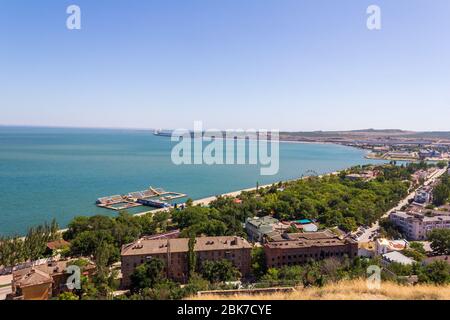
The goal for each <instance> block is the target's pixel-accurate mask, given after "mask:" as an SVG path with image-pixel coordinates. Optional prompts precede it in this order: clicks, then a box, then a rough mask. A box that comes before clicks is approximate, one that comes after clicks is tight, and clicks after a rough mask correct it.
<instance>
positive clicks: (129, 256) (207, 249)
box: [121, 236, 252, 288]
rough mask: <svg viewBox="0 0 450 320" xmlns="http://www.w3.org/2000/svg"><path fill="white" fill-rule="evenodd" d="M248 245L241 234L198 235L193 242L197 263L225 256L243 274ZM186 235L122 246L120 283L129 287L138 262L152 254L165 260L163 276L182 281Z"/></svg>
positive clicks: (247, 264) (248, 264)
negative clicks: (222, 235) (229, 235)
mask: <svg viewBox="0 0 450 320" xmlns="http://www.w3.org/2000/svg"><path fill="white" fill-rule="evenodd" d="M251 249H252V246H251V245H250V244H249V243H248V242H247V240H245V239H244V238H241V237H237V236H232V237H225V236H224V237H198V238H196V243H195V246H194V252H195V253H196V255H197V263H198V264H199V265H201V264H202V263H203V262H204V261H206V260H210V261H219V260H223V259H226V260H229V261H231V262H232V263H233V265H234V266H235V267H236V268H237V269H238V270H239V271H240V272H241V274H242V276H243V277H247V276H248V275H249V274H250V267H251ZM188 252H189V239H188V238H179V239H156V240H152V239H146V238H142V239H140V240H138V241H136V242H133V243H130V244H128V245H125V246H123V247H122V252H121V259H122V266H121V268H122V286H123V287H124V288H126V287H129V286H130V284H131V279H130V276H131V274H132V273H133V272H134V270H135V268H136V267H137V266H138V265H141V264H143V263H145V262H147V261H149V260H151V259H153V258H159V259H161V260H162V261H164V263H165V266H166V267H165V272H166V273H167V277H168V278H170V279H173V280H176V281H179V282H186V281H187V277H188Z"/></svg>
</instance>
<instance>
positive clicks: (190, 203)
mask: <svg viewBox="0 0 450 320" xmlns="http://www.w3.org/2000/svg"><path fill="white" fill-rule="evenodd" d="M193 204H194V200H192V199H191V198H189V199H187V200H186V206H187V207H192V205H193Z"/></svg>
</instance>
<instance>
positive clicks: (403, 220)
mask: <svg viewBox="0 0 450 320" xmlns="http://www.w3.org/2000/svg"><path fill="white" fill-rule="evenodd" d="M389 219H390V221H392V222H393V223H394V224H395V225H396V226H398V227H399V228H400V229H401V230H402V231H403V233H404V234H405V236H406V238H407V239H409V240H426V239H427V237H428V233H430V232H431V231H432V230H434V229H450V216H448V215H444V214H443V215H434V216H426V215H424V214H423V213H406V212H402V211H397V212H393V213H391V214H390V216H389Z"/></svg>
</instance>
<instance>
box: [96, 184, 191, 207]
mask: <svg viewBox="0 0 450 320" xmlns="http://www.w3.org/2000/svg"><path fill="white" fill-rule="evenodd" d="M184 197H187V195H186V194H184V193H179V192H173V191H165V190H164V189H161V188H152V187H149V188H148V189H147V190H143V191H135V192H130V193H128V194H126V195H114V196H109V197H102V198H99V199H97V201H96V205H97V206H98V207H100V208H105V209H109V210H114V211H120V210H126V209H129V208H134V207H139V206H142V203H140V202H141V200H155V201H162V202H166V201H170V200H175V199H180V198H184Z"/></svg>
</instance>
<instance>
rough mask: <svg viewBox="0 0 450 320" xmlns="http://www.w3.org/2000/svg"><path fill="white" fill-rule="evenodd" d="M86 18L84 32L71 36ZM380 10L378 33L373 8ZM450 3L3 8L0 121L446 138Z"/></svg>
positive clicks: (396, 0)
mask: <svg viewBox="0 0 450 320" xmlns="http://www.w3.org/2000/svg"><path fill="white" fill-rule="evenodd" d="M70 4H77V5H79V6H80V7H81V10H82V30H80V31H69V30H67V29H66V27H65V22H66V18H67V14H66V12H65V11H66V8H67V6H68V5H70ZM370 4H377V5H379V6H380V7H381V9H382V30H380V31H369V30H368V29H367V28H366V8H367V7H368V5H370ZM449 119H450V1H448V0H433V1H429V0H389V1H381V0H372V1H365V0H340V1H338V0H327V1H325V0H145V1H144V0H127V1H125V0H114V1H111V0H72V1H63V0H39V1H37V0H36V1H29V0H0V124H3V125H44V126H45V125H50V126H80V127H127V128H134V127H137V128H155V127H157V128H180V127H181V128H192V126H193V121H194V120H202V121H204V123H205V126H206V127H209V128H219V129H226V128H267V129H270V128H278V129H282V130H339V129H360V128H402V129H412V130H450V124H449Z"/></svg>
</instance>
